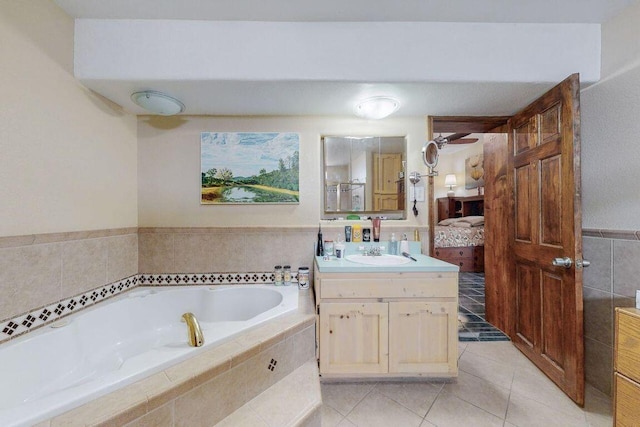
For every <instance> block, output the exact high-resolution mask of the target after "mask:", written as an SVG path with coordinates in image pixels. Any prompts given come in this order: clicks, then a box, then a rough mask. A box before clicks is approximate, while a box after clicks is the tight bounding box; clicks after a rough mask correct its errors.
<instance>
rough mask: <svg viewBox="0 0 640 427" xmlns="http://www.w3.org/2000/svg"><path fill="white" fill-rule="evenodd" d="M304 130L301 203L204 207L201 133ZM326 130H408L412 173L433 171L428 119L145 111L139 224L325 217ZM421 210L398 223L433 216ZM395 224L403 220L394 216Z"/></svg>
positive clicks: (277, 222) (281, 222)
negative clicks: (425, 154) (426, 157)
mask: <svg viewBox="0 0 640 427" xmlns="http://www.w3.org/2000/svg"><path fill="white" fill-rule="evenodd" d="M202 131H217V132H234V131H251V132H263V131H264V132H274V131H279V132H297V133H299V134H300V204H298V205H261V206H258V205H253V206H237V205H225V206H211V205H204V206H203V205H200V132H202ZM321 135H388V136H397V135H403V136H404V135H406V136H407V145H408V164H407V168H408V171H414V170H417V171H419V172H420V173H426V167H425V166H424V164H423V163H422V160H421V157H420V150H421V148H422V145H423V144H424V142H425V135H426V120H425V119H424V118H423V117H415V118H395V119H394V118H390V119H385V120H382V121H367V120H362V119H357V118H331V117H207V116H184V117H183V116H181V117H177V118H157V117H156V118H150V117H140V118H139V120H138V158H139V163H138V182H139V187H138V203H139V216H138V223H139V225H140V226H141V227H231V226H258V227H260V226H263V227H299V226H317V224H318V221H319V219H320V209H321V197H322V196H321V189H322V182H321V177H322V171H321V161H322V160H321V159H322V154H321V153H322V150H321V146H320V136H321ZM419 210H420V212H421V214H420V215H419V216H418V217H417V218H415V217H414V216H413V215H411V216H410V218H408V219H407V220H406V221H398V225H407V226H412V225H413V226H416V225H424V224H426V222H427V210H426V205H425V204H423V205H422V206H419ZM394 222H395V221H394Z"/></svg>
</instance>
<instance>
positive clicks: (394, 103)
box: [356, 96, 400, 120]
mask: <svg viewBox="0 0 640 427" xmlns="http://www.w3.org/2000/svg"><path fill="white" fill-rule="evenodd" d="M398 108H400V102H398V100H397V99H394V98H390V97H388V96H375V97H373V98H367V99H365V100H364V101H362V102H360V103H358V105H356V115H357V116H359V117H363V118H365V119H373V120H379V119H384V118H385V117H387V116H389V115H391V114H393V113H395V112H396V111H397V110H398Z"/></svg>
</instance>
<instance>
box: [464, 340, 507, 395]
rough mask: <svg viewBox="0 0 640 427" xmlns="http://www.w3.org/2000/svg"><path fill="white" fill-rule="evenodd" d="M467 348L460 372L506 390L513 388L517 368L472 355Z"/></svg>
mask: <svg viewBox="0 0 640 427" xmlns="http://www.w3.org/2000/svg"><path fill="white" fill-rule="evenodd" d="M468 350H469V347H467V350H465V352H464V354H463V355H462V357H461V358H460V362H459V363H458V367H459V369H460V370H462V371H465V372H467V373H469V374H471V375H475V376H476V377H480V378H483V379H485V380H487V381H491V382H492V383H494V384H497V385H499V386H500V387H504V388H508V389H510V388H511V382H512V381H513V374H514V372H515V369H516V368H515V367H514V366H512V365H505V364H504V363H500V362H496V361H494V360H491V359H487V358H486V357H484V356H480V355H478V354H475V353H472V352H470V351H468Z"/></svg>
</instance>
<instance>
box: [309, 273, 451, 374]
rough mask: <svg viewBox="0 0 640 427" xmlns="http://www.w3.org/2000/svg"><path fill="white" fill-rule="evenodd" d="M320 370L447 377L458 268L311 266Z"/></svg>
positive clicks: (336, 372) (334, 372) (449, 368)
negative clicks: (324, 269)
mask: <svg viewBox="0 0 640 427" xmlns="http://www.w3.org/2000/svg"><path fill="white" fill-rule="evenodd" d="M314 287H315V292H316V309H317V314H318V322H317V332H318V333H317V335H316V336H317V337H318V359H319V362H320V374H321V375H322V376H323V377H327V378H340V377H342V378H348V377H352V378H354V377H455V376H457V359H458V320H457V319H458V273H456V272H438V273H434V272H412V273H404V272H401V273H379V274H372V273H321V272H319V271H318V269H317V266H316V270H315V274H314Z"/></svg>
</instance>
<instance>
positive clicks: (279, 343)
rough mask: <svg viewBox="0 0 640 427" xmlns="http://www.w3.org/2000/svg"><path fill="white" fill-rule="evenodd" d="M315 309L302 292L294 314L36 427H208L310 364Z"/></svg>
mask: <svg viewBox="0 0 640 427" xmlns="http://www.w3.org/2000/svg"><path fill="white" fill-rule="evenodd" d="M314 308H315V307H314V301H313V293H312V292H310V291H301V292H300V294H299V300H298V311H297V312H294V313H290V314H286V315H284V316H282V317H279V318H277V319H274V320H272V321H269V322H267V323H265V324H264V325H262V326H260V327H258V328H256V329H253V330H250V331H248V332H245V333H244V334H241V335H239V336H238V337H236V338H235V339H233V340H231V341H228V342H226V343H224V344H221V345H219V346H216V347H214V348H212V349H203V351H201V352H200V353H199V354H198V355H197V356H194V357H192V358H190V359H187V360H185V361H184V362H181V363H178V364H177V365H174V366H171V367H169V368H167V369H165V370H164V371H162V372H159V373H157V374H154V375H152V376H150V377H148V378H145V379H142V380H140V381H138V382H136V383H134V384H131V385H129V386H126V387H124V388H122V389H119V390H116V391H114V392H112V393H110V394H108V395H106V396H103V397H100V398H98V399H96V400H93V401H91V402H89V403H87V404H85V405H83V406H80V407H78V408H76V409H73V410H71V411H69V412H66V413H64V414H62V415H60V416H57V417H54V418H53V419H51V420H49V421H47V422H44V423H42V424H41V425H38V427H40V426H47V427H49V426H50V427H55V426H85V425H104V426H114V425H118V426H125V425H126V426H131V427H133V426H145V425H163V426H176V427H177V426H200V425H202V426H204V425H207V426H211V425H214V424H216V423H217V422H219V421H221V420H222V419H224V418H225V417H226V416H227V415H229V414H231V413H233V412H234V411H235V410H236V409H238V408H240V407H241V406H243V405H244V404H245V403H247V402H249V401H251V400H252V399H253V398H254V397H255V396H257V395H259V394H260V393H262V392H263V391H265V390H267V389H268V388H269V387H271V386H272V385H274V384H276V383H277V382H278V381H280V380H282V379H283V378H285V377H286V376H287V375H289V374H290V373H292V372H294V371H295V370H296V369H297V368H298V367H300V366H302V365H303V364H305V363H306V362H309V361H312V360H313V359H314V357H315V313H314ZM267 410H268V411H270V412H273V408H271V409H270V410H269V409H267ZM129 423H131V424H129Z"/></svg>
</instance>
